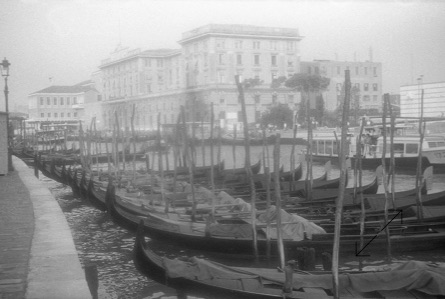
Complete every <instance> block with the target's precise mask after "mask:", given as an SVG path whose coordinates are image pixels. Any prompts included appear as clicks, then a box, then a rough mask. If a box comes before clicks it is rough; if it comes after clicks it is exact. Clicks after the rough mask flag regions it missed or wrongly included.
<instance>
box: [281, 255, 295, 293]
mask: <svg viewBox="0 0 445 299" xmlns="http://www.w3.org/2000/svg"><path fill="white" fill-rule="evenodd" d="M294 264H295V261H294V260H291V261H288V262H287V265H286V267H284V268H283V271H284V277H285V280H284V284H283V298H287V295H291V294H292V289H293V285H294V283H293V275H294Z"/></svg>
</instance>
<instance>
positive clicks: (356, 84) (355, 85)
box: [354, 83, 360, 91]
mask: <svg viewBox="0 0 445 299" xmlns="http://www.w3.org/2000/svg"><path fill="white" fill-rule="evenodd" d="M354 87H355V88H356V89H357V90H359V91H360V83H355V84H354Z"/></svg>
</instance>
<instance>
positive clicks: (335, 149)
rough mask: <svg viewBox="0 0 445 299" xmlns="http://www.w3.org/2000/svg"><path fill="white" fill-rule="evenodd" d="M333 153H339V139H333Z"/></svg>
mask: <svg viewBox="0 0 445 299" xmlns="http://www.w3.org/2000/svg"><path fill="white" fill-rule="evenodd" d="M332 153H333V154H334V155H338V146H337V141H332Z"/></svg>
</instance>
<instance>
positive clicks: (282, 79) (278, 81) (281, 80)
mask: <svg viewBox="0 0 445 299" xmlns="http://www.w3.org/2000/svg"><path fill="white" fill-rule="evenodd" d="M284 82H286V77H285V76H280V77H278V78H275V79H273V80H272V83H271V84H270V87H271V88H273V89H276V88H280V87H281V86H282V85H283V83H284Z"/></svg>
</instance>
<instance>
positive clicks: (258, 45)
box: [253, 41, 261, 49]
mask: <svg viewBox="0 0 445 299" xmlns="http://www.w3.org/2000/svg"><path fill="white" fill-rule="evenodd" d="M260 47H261V45H260V42H259V41H254V42H253V48H254V49H259V48H260Z"/></svg>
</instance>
